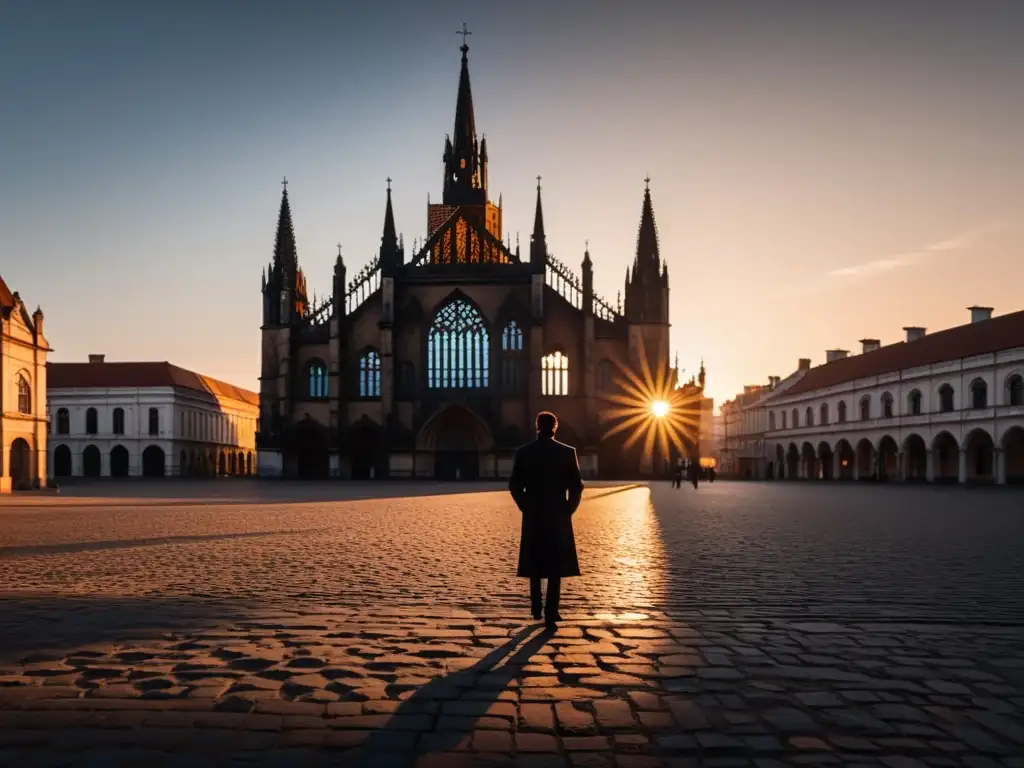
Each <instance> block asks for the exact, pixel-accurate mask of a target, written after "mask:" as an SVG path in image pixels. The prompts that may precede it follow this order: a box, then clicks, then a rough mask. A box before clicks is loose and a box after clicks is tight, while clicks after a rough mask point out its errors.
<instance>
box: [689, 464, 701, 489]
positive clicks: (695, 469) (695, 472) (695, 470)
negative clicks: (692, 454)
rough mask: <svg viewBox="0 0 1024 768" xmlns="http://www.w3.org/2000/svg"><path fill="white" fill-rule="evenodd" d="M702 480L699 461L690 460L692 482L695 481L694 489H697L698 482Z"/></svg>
mask: <svg viewBox="0 0 1024 768" xmlns="http://www.w3.org/2000/svg"><path fill="white" fill-rule="evenodd" d="M699 480H700V467H699V466H698V465H697V462H695V461H691V462H690V482H691V483H693V489H694V490H697V483H698V481H699Z"/></svg>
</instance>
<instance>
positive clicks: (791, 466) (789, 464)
mask: <svg viewBox="0 0 1024 768" xmlns="http://www.w3.org/2000/svg"><path fill="white" fill-rule="evenodd" d="M799 477H800V451H798V450H797V447H796V445H795V444H793V443H790V444H789V451H787V453H786V479H787V480H796V479H797V478H799Z"/></svg>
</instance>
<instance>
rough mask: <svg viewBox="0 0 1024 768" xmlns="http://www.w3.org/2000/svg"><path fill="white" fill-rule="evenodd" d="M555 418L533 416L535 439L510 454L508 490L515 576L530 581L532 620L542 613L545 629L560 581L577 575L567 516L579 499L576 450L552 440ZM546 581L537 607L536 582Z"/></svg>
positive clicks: (543, 414) (551, 620) (544, 414)
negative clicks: (514, 519) (516, 525)
mask: <svg viewBox="0 0 1024 768" xmlns="http://www.w3.org/2000/svg"><path fill="white" fill-rule="evenodd" d="M557 429H558V418H557V417H556V416H555V414H553V413H549V412H547V411H542V412H541V413H538V414H537V439H536V440H534V441H533V442H532V443H528V444H527V445H524V446H523V447H522V448H520V449H519V450H518V451H517V452H516V460H515V464H514V465H513V467H512V477H511V478H510V479H509V481H508V489H509V491H510V492H511V494H512V498H513V499H515V502H516V506H518V507H519V511H520V512H522V513H523V532H522V538H521V539H520V542H519V570H518V572H517V574H516V575H517V576H520V577H524V578H528V579H529V580H530V602H531V607H532V610H533V618H535V619H540V617H541V611H542V609H543V615H544V619H545V621H546V623H547V625H548V626H553V625H554V624H555V622H556V621H559V620H560V619H561V618H562V617H561V616H559V615H558V602H559V599H560V598H561V592H562V579H563V578H564V577H567V576H579V575H580V565H579V560H578V559H577V557H576V539H575V537H574V536H573V532H572V516H573V513H574V512H575V511H576V509H577V507H579V505H580V499H581V498H582V497H583V478H582V476H581V475H580V465H579V460H578V459H577V458H576V449H575V448H573V447H572V446H571V445H566V444H565V443H560V442H558V441H557V440H555V431H556V430H557ZM541 579H547V580H548V599H547V604H546V605H544V606H542V605H541V591H540V580H541Z"/></svg>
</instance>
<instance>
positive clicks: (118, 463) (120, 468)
mask: <svg viewBox="0 0 1024 768" xmlns="http://www.w3.org/2000/svg"><path fill="white" fill-rule="evenodd" d="M110 476H111V477H128V449H127V448H125V447H124V446H123V445H115V446H114V447H113V448H112V449H111V450H110Z"/></svg>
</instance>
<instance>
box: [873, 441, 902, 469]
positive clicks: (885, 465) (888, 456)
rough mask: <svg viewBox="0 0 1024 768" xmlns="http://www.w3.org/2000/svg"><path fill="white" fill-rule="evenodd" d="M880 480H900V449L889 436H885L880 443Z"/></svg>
mask: <svg viewBox="0 0 1024 768" xmlns="http://www.w3.org/2000/svg"><path fill="white" fill-rule="evenodd" d="M878 479H879V480H899V479H900V448H899V446H898V445H896V440H895V439H894V438H892V437H890V436H889V435H885V436H884V437H883V438H882V439H881V440H880V441H879V443H878Z"/></svg>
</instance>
